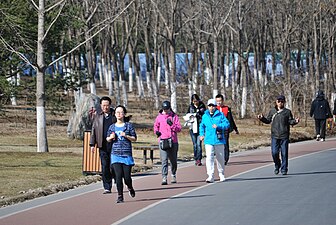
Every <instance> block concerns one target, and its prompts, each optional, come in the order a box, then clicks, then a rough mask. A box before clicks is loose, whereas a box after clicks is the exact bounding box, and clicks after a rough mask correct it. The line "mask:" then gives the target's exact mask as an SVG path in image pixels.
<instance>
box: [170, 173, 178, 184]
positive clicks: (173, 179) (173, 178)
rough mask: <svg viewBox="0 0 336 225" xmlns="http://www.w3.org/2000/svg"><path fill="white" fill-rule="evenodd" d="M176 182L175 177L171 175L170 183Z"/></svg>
mask: <svg viewBox="0 0 336 225" xmlns="http://www.w3.org/2000/svg"><path fill="white" fill-rule="evenodd" d="M176 182H177V181H176V175H172V179H171V183H172V184H175V183H176Z"/></svg>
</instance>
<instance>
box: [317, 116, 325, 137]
mask: <svg viewBox="0 0 336 225" xmlns="http://www.w3.org/2000/svg"><path fill="white" fill-rule="evenodd" d="M326 121H327V120H326V119H322V120H319V119H315V131H316V135H318V134H319V135H320V137H321V138H325V133H326V124H327V122H326Z"/></svg>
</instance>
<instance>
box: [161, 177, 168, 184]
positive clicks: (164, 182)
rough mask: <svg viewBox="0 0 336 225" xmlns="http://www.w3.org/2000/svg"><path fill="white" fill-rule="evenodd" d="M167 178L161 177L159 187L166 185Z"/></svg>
mask: <svg viewBox="0 0 336 225" xmlns="http://www.w3.org/2000/svg"><path fill="white" fill-rule="evenodd" d="M167 184H168V183H167V177H162V182H161V185H167Z"/></svg>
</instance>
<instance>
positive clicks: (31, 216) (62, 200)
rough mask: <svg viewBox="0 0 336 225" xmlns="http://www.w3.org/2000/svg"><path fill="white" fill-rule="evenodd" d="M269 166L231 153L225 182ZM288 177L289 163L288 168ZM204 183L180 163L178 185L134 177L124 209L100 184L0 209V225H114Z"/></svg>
mask: <svg viewBox="0 0 336 225" xmlns="http://www.w3.org/2000/svg"><path fill="white" fill-rule="evenodd" d="M335 146H336V139H335V138H331V139H327V141H325V142H316V141H306V142H301V143H294V144H290V151H289V152H290V154H289V155H290V158H295V157H299V156H302V155H306V154H312V153H314V152H316V151H323V150H327V149H331V148H335ZM272 164H273V162H272V158H271V154H270V148H269V147H265V148H261V149H257V150H251V151H246V152H241V153H235V154H232V156H231V159H230V162H229V165H228V166H227V167H226V168H225V176H226V177H227V178H228V179H230V178H231V179H233V177H234V176H237V175H239V174H243V173H246V172H247V171H251V170H254V169H256V168H261V167H266V166H270V165H272ZM270 168H272V169H270V174H273V167H270ZM290 173H291V162H289V174H290ZM206 177H207V176H206V171H205V166H201V167H196V166H194V165H193V163H191V162H190V163H180V164H179V168H178V173H177V179H178V183H177V184H170V182H169V185H167V186H162V185H161V174H160V173H159V172H155V171H154V172H152V173H148V174H142V175H137V176H134V177H133V182H134V187H135V190H136V197H135V198H131V197H129V196H128V194H127V191H125V203H122V204H116V203H115V200H116V197H117V196H116V190H115V188H114V190H113V193H112V194H111V195H103V194H102V188H101V183H98V184H93V185H88V186H85V187H81V188H78V189H75V190H71V191H67V192H64V193H60V194H56V195H52V196H47V197H44V198H39V199H35V200H32V201H28V202H25V203H21V204H17V205H14V206H10V207H5V208H2V209H0V225H2V224H11V225H15V224H25V225H30V224H32V225H38V224H41V225H42V224H43V225H53V224H55V225H58V224H65V225H66V224H72V225H77V224H83V225H85V224H87V225H92V224H99V225H104V224H118V223H120V222H122V221H124V220H125V219H127V218H130V217H132V215H135V214H139V213H141V212H142V211H143V210H145V209H149V210H150V208H152V207H154V206H155V205H157V204H160V203H161V202H162V201H168V200H170V199H171V198H172V197H174V196H178V195H181V194H183V193H187V192H190V191H192V190H195V189H200V188H202V187H204V186H205V185H209V184H206V183H205V182H204V181H205V179H206ZM217 180H218V176H217ZM214 185H216V184H214ZM210 210H211V209H210ZM167 223H168V222H167Z"/></svg>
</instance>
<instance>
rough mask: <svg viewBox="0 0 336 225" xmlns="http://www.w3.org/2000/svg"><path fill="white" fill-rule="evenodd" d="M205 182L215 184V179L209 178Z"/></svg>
mask: <svg viewBox="0 0 336 225" xmlns="http://www.w3.org/2000/svg"><path fill="white" fill-rule="evenodd" d="M205 182H207V183H213V182H214V179H213V178H211V177H208V178H207V179H206V180H205Z"/></svg>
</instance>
